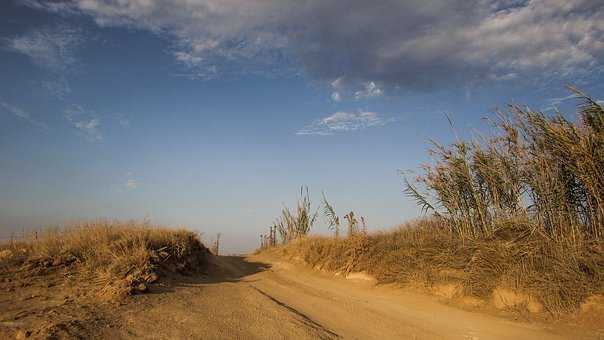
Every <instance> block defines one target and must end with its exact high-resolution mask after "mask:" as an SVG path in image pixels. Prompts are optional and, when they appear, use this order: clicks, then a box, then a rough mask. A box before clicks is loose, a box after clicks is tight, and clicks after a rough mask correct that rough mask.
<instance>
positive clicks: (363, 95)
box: [354, 81, 383, 100]
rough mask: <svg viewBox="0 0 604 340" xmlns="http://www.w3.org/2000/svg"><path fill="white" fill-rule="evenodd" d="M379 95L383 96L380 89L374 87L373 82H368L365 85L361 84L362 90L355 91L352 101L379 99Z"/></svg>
mask: <svg viewBox="0 0 604 340" xmlns="http://www.w3.org/2000/svg"><path fill="white" fill-rule="evenodd" d="M381 95H383V92H382V89H381V88H379V87H378V86H377V85H375V83H374V82H372V81H369V82H366V83H365V84H363V89H362V90H359V91H356V92H355V93H354V99H356V100H359V99H367V98H374V97H380V96H381Z"/></svg>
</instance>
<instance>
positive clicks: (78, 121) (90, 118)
mask: <svg viewBox="0 0 604 340" xmlns="http://www.w3.org/2000/svg"><path fill="white" fill-rule="evenodd" d="M65 119H66V120H67V121H68V122H69V123H70V124H71V125H72V126H73V127H74V128H76V129H77V130H78V132H79V133H80V134H81V135H82V136H84V137H85V138H86V139H88V140H89V141H92V142H95V141H100V140H102V139H103V135H102V133H101V130H100V126H101V120H100V118H99V117H97V115H96V114H95V113H94V112H91V111H88V110H86V109H84V108H83V107H81V106H79V105H75V104H74V105H71V106H70V107H69V108H67V110H66V111H65Z"/></svg>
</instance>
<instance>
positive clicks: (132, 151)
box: [0, 0, 604, 251]
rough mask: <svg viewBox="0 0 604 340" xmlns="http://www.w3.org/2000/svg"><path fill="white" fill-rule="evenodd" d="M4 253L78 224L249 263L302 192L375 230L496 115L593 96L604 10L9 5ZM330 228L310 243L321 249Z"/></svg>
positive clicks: (1, 124)
mask: <svg viewBox="0 0 604 340" xmlns="http://www.w3.org/2000/svg"><path fill="white" fill-rule="evenodd" d="M0 19H1V20H0V74H1V75H2V78H1V81H0V155H2V157H1V159H0V188H1V190H0V237H6V236H9V235H10V233H11V232H13V231H15V230H21V229H22V228H32V227H33V228H36V227H40V226H43V225H48V224H58V223H62V222H64V221H70V220H78V219H90V218H119V219H131V218H132V219H143V218H148V219H150V220H151V221H153V222H155V223H163V224H169V225H174V226H179V225H185V226H188V227H190V228H192V229H195V230H198V231H200V232H203V233H204V235H205V236H204V237H205V238H206V239H208V240H211V239H212V238H213V235H214V234H215V233H216V232H222V233H223V240H224V243H225V249H227V251H247V250H249V249H252V248H253V247H255V246H256V244H257V239H258V238H257V235H258V234H259V233H261V232H262V231H264V230H265V228H266V227H267V226H268V225H269V224H270V223H271V221H272V220H273V219H274V217H276V215H277V214H278V213H279V211H280V209H281V207H282V205H283V204H286V205H289V206H293V205H294V204H295V200H296V197H297V192H298V190H299V187H300V185H307V186H309V188H310V190H311V194H312V197H313V198H314V199H315V202H316V203H318V201H319V197H320V192H321V190H325V191H326V193H327V195H328V197H329V198H330V199H331V200H332V201H333V203H335V206H336V209H337V210H338V211H339V212H340V213H341V214H344V213H346V212H347V211H350V210H354V211H355V212H356V213H358V214H361V215H364V216H365V217H366V219H367V220H368V223H369V226H370V228H371V229H374V230H377V229H381V228H388V227H391V226H394V225H396V224H398V223H400V222H402V221H404V220H405V219H408V218H413V217H416V216H418V214H419V211H418V209H417V208H416V207H415V205H414V203H413V201H411V200H410V199H407V198H406V197H405V196H404V195H403V194H402V178H401V176H400V175H399V173H398V170H400V169H404V170H417V169H418V168H419V166H420V164H421V163H422V162H428V161H429V158H428V155H427V154H426V150H427V149H428V147H429V144H428V139H429V138H434V139H436V140H439V141H441V142H444V143H447V142H450V141H451V140H452V139H453V137H454V133H453V132H452V130H451V128H450V126H449V125H448V122H447V120H446V118H445V113H446V114H449V115H450V116H451V117H452V118H453V120H454V121H455V126H456V130H457V131H458V133H460V134H461V135H463V136H468V137H469V136H472V134H473V133H476V132H477V131H486V130H487V129H488V128H487V125H486V123H485V120H484V119H482V118H483V117H488V116H489V115H491V113H492V112H493V111H494V110H496V109H497V108H500V109H505V105H506V104H508V103H516V104H526V105H530V106H532V107H534V108H536V109H541V110H549V111H551V110H552V108H553V107H558V108H560V109H562V110H566V111H568V113H569V115H571V116H572V114H573V112H574V111H573V110H574V107H573V104H574V103H573V101H572V99H569V98H567V96H568V94H569V93H568V91H566V90H565V87H564V86H565V85H566V84H575V85H577V86H579V87H580V88H581V89H583V90H584V91H585V92H587V93H589V94H591V95H592V96H594V97H596V98H601V97H603V86H602V70H603V69H602V66H603V65H602V62H603V61H604V8H603V5H602V4H601V2H599V1H556V0H547V1H546V0H541V1H490V0H480V1H478V0H477V1H461V0H460V1H442V2H441V1H433V2H429V3H425V2H424V1H376V2H365V1H356V0H355V1H331V2H325V1H306V2H295V1H261V0H230V1H217V0H207V1H202V0H199V1H177V0H163V1H160V0H128V1H127V0H124V1H116V0H73V1H53V2H50V1H39V0H22V1H3V2H2V4H0ZM324 231H325V228H324V226H323V225H322V224H320V225H318V226H317V232H324Z"/></svg>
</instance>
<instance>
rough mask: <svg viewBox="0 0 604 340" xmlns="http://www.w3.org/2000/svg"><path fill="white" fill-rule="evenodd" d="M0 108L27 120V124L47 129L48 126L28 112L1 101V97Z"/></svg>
mask: <svg viewBox="0 0 604 340" xmlns="http://www.w3.org/2000/svg"><path fill="white" fill-rule="evenodd" d="M0 109H2V110H3V111H6V112H9V113H11V114H13V115H14V116H16V117H19V118H21V119H23V120H25V121H27V122H28V123H29V124H31V125H33V126H35V127H38V128H41V129H44V130H47V129H48V126H47V125H46V124H45V123H43V122H41V121H39V120H37V119H35V118H33V117H32V116H31V114H30V113H29V112H27V111H25V110H23V109H21V108H19V107H16V106H13V105H10V104H8V103H6V102H5V101H3V100H2V99H0Z"/></svg>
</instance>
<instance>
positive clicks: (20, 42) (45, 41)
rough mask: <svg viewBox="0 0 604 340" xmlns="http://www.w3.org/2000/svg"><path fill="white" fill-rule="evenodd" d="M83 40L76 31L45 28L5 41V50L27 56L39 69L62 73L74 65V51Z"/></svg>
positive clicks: (62, 28) (64, 28) (62, 27)
mask: <svg viewBox="0 0 604 340" xmlns="http://www.w3.org/2000/svg"><path fill="white" fill-rule="evenodd" d="M83 40H84V38H83V36H82V34H81V32H80V31H79V30H77V29H73V28H70V27H66V26H57V27H45V28H41V29H37V30H32V31H29V32H27V33H25V34H22V35H19V36H16V37H14V38H12V39H7V40H6V44H5V48H7V49H8V50H11V51H13V52H17V53H21V54H24V55H26V56H28V57H29V58H30V59H31V61H32V62H33V63H35V64H36V65H38V66H40V67H43V68H46V69H48V70H50V71H53V72H58V73H63V72H66V71H69V70H70V69H71V68H72V67H73V65H74V64H75V63H76V58H75V49H76V48H77V46H78V45H80V44H81V43H82V41H83Z"/></svg>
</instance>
